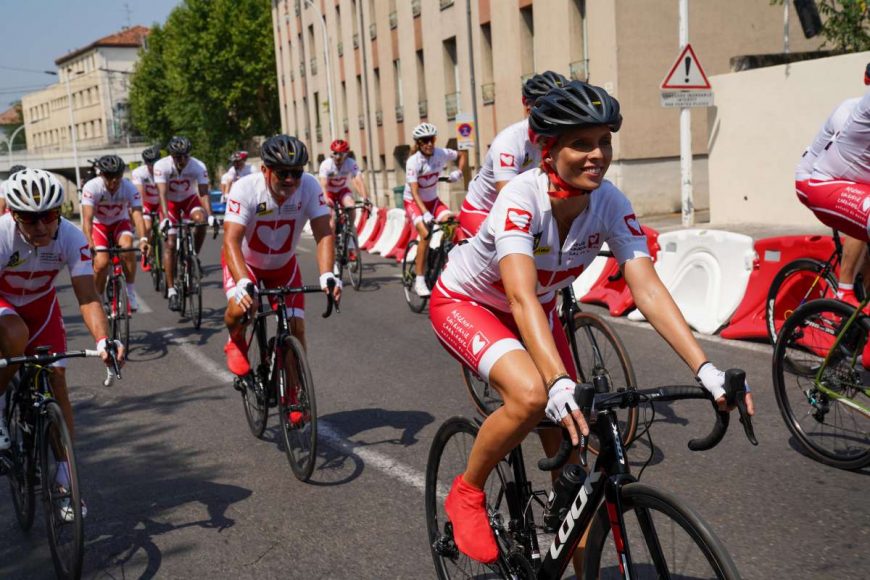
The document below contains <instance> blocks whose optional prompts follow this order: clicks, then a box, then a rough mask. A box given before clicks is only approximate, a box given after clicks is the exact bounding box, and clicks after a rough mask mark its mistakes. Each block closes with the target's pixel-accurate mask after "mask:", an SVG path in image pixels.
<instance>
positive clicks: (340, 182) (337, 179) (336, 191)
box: [317, 157, 360, 202]
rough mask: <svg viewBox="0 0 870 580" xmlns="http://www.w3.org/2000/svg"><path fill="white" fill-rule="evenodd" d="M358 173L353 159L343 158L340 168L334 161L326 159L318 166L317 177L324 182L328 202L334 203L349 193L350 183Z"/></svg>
mask: <svg viewBox="0 0 870 580" xmlns="http://www.w3.org/2000/svg"><path fill="white" fill-rule="evenodd" d="M359 173H360V171H359V165H357V162H356V160H355V159H351V158H350V157H345V158H344V161H343V162H342V163H341V167H338V166H336V164H335V159H333V158H332V157H327V158H326V159H324V160H323V162H322V163H321V164H320V170H319V171H318V172H317V176H318V177H320V178H321V179H325V180H326V197H327V198H328V199H329V200H330V201H332V202H336V201H340V200H341V198H343V197H344V196H345V195H348V194H350V193H351V191H350V182H351V180H352V179H353V178H354V177H356V176H357V175H359Z"/></svg>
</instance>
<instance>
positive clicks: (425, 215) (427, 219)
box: [423, 211, 435, 224]
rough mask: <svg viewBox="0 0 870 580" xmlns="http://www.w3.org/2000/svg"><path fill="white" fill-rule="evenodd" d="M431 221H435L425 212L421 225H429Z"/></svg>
mask: <svg viewBox="0 0 870 580" xmlns="http://www.w3.org/2000/svg"><path fill="white" fill-rule="evenodd" d="M433 221H435V218H434V217H432V214H431V213H430V212H428V211H427V212H426V213H424V214H423V223H425V224H431V223H432V222H433Z"/></svg>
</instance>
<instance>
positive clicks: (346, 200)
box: [341, 195, 356, 224]
mask: <svg viewBox="0 0 870 580" xmlns="http://www.w3.org/2000/svg"><path fill="white" fill-rule="evenodd" d="M354 203H356V202H354V200H353V196H351V195H345V196H344V197H342V198H341V205H342V206H344V207H353V204H354ZM347 219H348V224H353V223H354V222H355V221H356V210H355V209H354V210H351V211H350V212H348V214H347Z"/></svg>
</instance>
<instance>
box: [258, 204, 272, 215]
mask: <svg viewBox="0 0 870 580" xmlns="http://www.w3.org/2000/svg"><path fill="white" fill-rule="evenodd" d="M268 213H272V212H270V211H266V202H265V201H262V202H260V203H258V204H257V215H266V214H268Z"/></svg>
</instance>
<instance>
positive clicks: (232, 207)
mask: <svg viewBox="0 0 870 580" xmlns="http://www.w3.org/2000/svg"><path fill="white" fill-rule="evenodd" d="M228 204H229V205H228V206H227V209H228V211H229V212H230V213H239V212H240V211H242V204H241V203H239V202H238V201H236V200H234V199H231V200H229V202H228Z"/></svg>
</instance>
